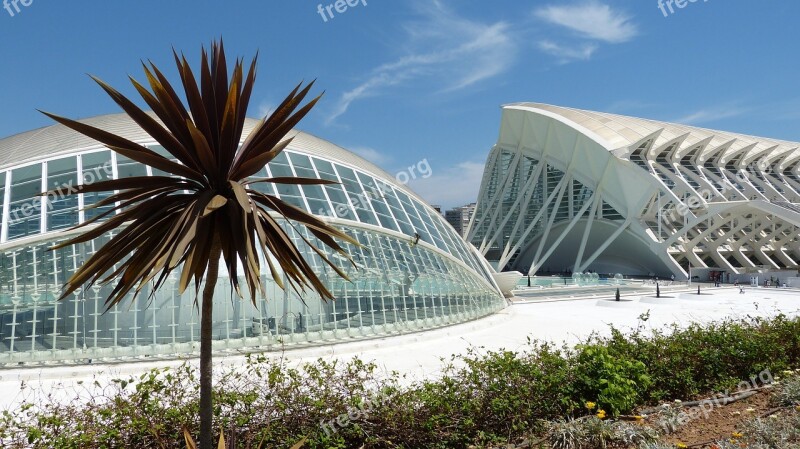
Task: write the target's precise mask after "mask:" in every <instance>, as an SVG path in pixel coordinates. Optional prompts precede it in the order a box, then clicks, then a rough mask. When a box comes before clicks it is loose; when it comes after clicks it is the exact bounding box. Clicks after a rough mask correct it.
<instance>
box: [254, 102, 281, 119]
mask: <svg viewBox="0 0 800 449" xmlns="http://www.w3.org/2000/svg"><path fill="white" fill-rule="evenodd" d="M277 106H278V105H277V104H275V103H272V102H270V101H262V102H261V103H260V104H259V105H258V118H264V117H266V116H268V115H269V114H272V113H273V112H274V111H275V108H276V107H277Z"/></svg>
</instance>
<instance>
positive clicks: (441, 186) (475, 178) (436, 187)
mask: <svg viewBox="0 0 800 449" xmlns="http://www.w3.org/2000/svg"><path fill="white" fill-rule="evenodd" d="M483 169H484V163H483V162H477V161H465V162H461V163H458V164H456V165H455V166H452V167H449V168H444V169H438V167H434V170H433V175H432V176H431V177H429V178H417V179H414V180H412V181H410V182H409V187H411V189H412V190H414V192H416V193H417V194H418V195H419V196H421V197H422V198H423V199H424V200H425V201H427V202H428V203H429V204H439V205H441V206H442V207H445V208H450V207H455V206H461V205H464V204H468V203H471V202H473V201H475V198H477V197H478V190H479V189H480V185H481V178H482V177H483Z"/></svg>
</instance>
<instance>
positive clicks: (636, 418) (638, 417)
mask: <svg viewBox="0 0 800 449" xmlns="http://www.w3.org/2000/svg"><path fill="white" fill-rule="evenodd" d="M633 419H635V420H636V421H641V420H643V419H644V416H641V415H636V416H634V417H633Z"/></svg>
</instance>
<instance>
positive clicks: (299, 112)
mask: <svg viewBox="0 0 800 449" xmlns="http://www.w3.org/2000/svg"><path fill="white" fill-rule="evenodd" d="M173 54H174V57H175V63H176V64H177V67H178V71H179V73H180V77H181V81H182V85H183V92H184V95H185V98H186V100H187V104H188V107H187V106H185V105H184V103H183V101H182V100H181V98H180V97H179V96H178V94H177V93H176V90H175V89H174V88H173V87H172V85H171V84H170V83H169V81H168V80H167V79H166V78H165V77H164V75H163V74H162V72H161V71H160V70H159V69H158V68H157V67H156V66H155V64H153V63H152V62H150V63H149V65H148V64H145V63H143V64H142V65H143V67H144V72H145V75H146V77H147V81H148V84H149V86H150V90H148V89H147V88H146V87H145V86H143V85H142V84H140V83H139V82H137V81H136V80H135V79H133V78H131V82H132V83H133V86H134V87H135V88H136V90H137V91H138V93H139V94H140V95H141V97H142V99H143V100H144V101H145V102H146V103H147V105H148V106H149V107H150V108H151V109H152V110H153V112H154V113H155V115H156V116H157V117H158V119H159V120H160V122H161V123H159V121H158V120H155V119H154V118H153V117H151V115H149V114H147V113H146V112H144V111H143V110H142V109H140V108H139V107H138V106H136V105H135V104H134V103H133V102H132V101H131V100H129V99H128V98H126V97H125V96H123V95H122V94H121V93H119V92H118V91H117V90H115V89H114V88H112V87H111V86H109V85H107V84H106V83H104V82H103V81H101V80H99V79H97V78H94V77H93V79H94V80H95V81H96V82H97V83H98V84H99V85H100V86H101V87H102V88H103V89H104V90H105V92H106V93H107V94H108V95H109V96H110V97H111V98H112V99H113V100H114V101H115V102H116V103H117V104H118V105H119V106H120V107H121V108H122V109H123V110H124V111H125V112H126V113H127V114H128V115H129V116H130V117H131V118H132V119H133V120H134V121H135V122H136V123H137V124H138V125H139V126H141V128H142V129H143V130H144V131H145V132H147V133H148V134H149V135H150V136H151V137H152V138H153V139H155V140H156V141H157V142H158V143H159V144H160V145H161V146H163V147H164V148H165V149H166V151H167V152H169V154H170V155H171V156H172V157H173V158H174V159H176V160H177V162H175V161H173V160H171V159H168V158H165V157H163V156H160V155H159V154H157V153H156V152H154V151H152V150H150V149H148V148H146V147H144V146H142V145H139V144H137V143H134V142H131V141H129V140H127V139H125V138H123V137H120V136H117V135H115V134H113V133H110V132H106V131H103V130H101V129H98V128H94V127H91V126H88V125H85V124H83V123H80V122H77V121H74V120H70V119H68V118H64V117H59V116H56V115H53V114H50V113H46V112H45V114H46V115H48V116H49V117H51V118H52V119H54V120H56V121H57V122H59V123H61V124H63V125H65V126H67V127H69V128H72V129H73V130H75V131H77V132H79V133H81V134H84V135H86V136H88V137H90V138H92V139H95V140H97V141H99V142H101V143H103V144H105V145H106V146H108V147H109V148H110V149H112V150H113V151H115V152H117V153H118V154H120V155H123V156H125V157H128V158H130V159H132V160H134V161H137V162H140V163H143V164H147V165H150V166H151V167H153V168H155V169H158V170H161V171H164V172H167V173H170V174H172V175H174V176H152V177H133V178H125V179H114V180H107V181H103V182H97V183H95V184H91V185H83V186H80V187H79V188H78V189H77V192H78V193H89V192H109V191H111V192H115V193H113V194H112V195H110V196H109V197H107V198H105V199H103V200H101V201H99V202H97V203H96V204H94V205H93V206H92V207H103V206H109V207H110V209H109V210H108V211H106V212H105V213H103V214H101V215H99V216H97V217H95V218H93V219H91V220H87V221H86V222H84V223H82V224H80V225H79V226H77V228H87V231H86V232H85V233H83V234H81V235H79V236H78V237H75V238H72V239H70V240H67V241H65V242H63V243H61V244H59V245H57V246H56V248H63V247H67V246H70V245H74V244H77V243H82V242H87V241H90V240H92V239H95V238H97V237H100V236H102V235H103V234H105V233H107V232H109V231H111V230H115V229H120V231H119V233H118V234H117V235H115V236H114V237H113V238H112V239H111V240H110V241H109V242H108V243H107V244H105V245H104V246H103V247H102V248H101V249H100V250H98V251H97V252H96V253H95V254H94V255H93V256H92V257H91V258H90V259H89V260H87V261H86V263H85V264H84V265H83V266H81V267H80V268H79V269H78V270H77V271H76V272H75V274H74V275H73V276H72V277H71V278H70V279H69V280H68V282H67V283H66V285H65V287H64V291H63V296H62V298H63V297H66V296H67V295H69V294H70V293H72V292H74V291H75V290H77V289H79V288H81V287H82V286H85V285H92V284H95V283H101V284H103V283H109V282H112V281H113V282H116V285H115V287H114V289H113V291H112V292H111V294H110V295H109V297H108V298H107V300H106V306H107V307H109V308H110V307H112V306H114V305H115V304H117V303H119V302H120V301H121V300H123V299H124V298H125V296H126V295H127V294H128V293H130V292H132V291H133V293H134V294H135V295H137V294H139V293H140V292H141V291H142V289H143V288H144V287H145V286H146V285H148V284H149V283H152V284H153V289H152V291H151V295H152V294H154V293H155V291H157V290H158V289H159V287H161V286H162V285H163V284H164V282H165V281H166V280H167V278H168V276H169V274H170V273H171V272H172V271H173V270H175V269H177V268H178V267H179V266H180V265H181V264H183V267H182V269H181V272H180V281H179V290H180V292H181V293H183V292H184V291H185V289H186V288H187V287H188V286H189V285H190V284H191V283H192V282H194V286H195V293H199V289H200V284H201V283H202V282H203V279H204V277H205V276H206V273H207V270H208V268H209V267H210V265H209V264H211V263H214V262H215V261H214V260H213V259H214V257H216V258H217V260H219V257H220V256H219V253H220V252H221V255H222V259H223V260H224V264H225V267H226V268H227V271H228V273H230V274H231V276H230V281H231V283H232V285H233V286H234V287H235V289H236V291H237V292H238V293H239V295H240V296H241V295H242V292H241V288H240V282H239V279H238V278H237V276H236V273H238V270H239V268H240V267H241V268H242V269H243V273H244V280H245V282H246V284H247V287H248V290H249V293H250V300H251V301H253V302H254V303H255V301H256V295H257V293H258V292H260V293H261V294H262V295H264V294H265V289H264V285H263V283H262V281H261V277H260V273H261V264H260V261H259V257H258V256H257V250H258V249H260V250H261V251H262V252H263V254H265V255H267V256H266V257H265V259H266V261H267V263H268V264H269V270H270V272H271V274H272V278H273V279H274V280H275V282H276V283H277V284H279V285H280V286H281V287H283V288H288V287H292V288H295V289H299V290H300V291H305V289H306V287H311V288H312V289H313V290H315V291H317V292H318V293H319V294H320V295H321V296H322V297H323V298H325V299H332V298H333V296H332V294H331V292H330V291H329V290H328V289H327V288H326V286H325V285H324V284H323V283H322V281H320V279H319V278H318V277H317V275H316V274H315V273H314V270H313V267H312V266H311V265H309V264H308V262H306V260H304V258H303V254H302V253H301V251H300V249H299V248H297V246H296V245H295V244H294V243H293V241H292V239H291V238H290V236H289V235H288V234H287V233H286V232H285V231H284V229H283V228H282V227H281V226H280V224H279V222H278V221H277V220H276V218H275V217H273V215H270V211H272V212H277V214H278V215H279V216H282V217H284V218H285V219H286V220H288V221H289V223H292V226H297V225H300V226H305V227H306V228H307V229H308V230H309V231H310V232H311V233H312V234H313V235H314V236H315V237H317V238H318V239H319V240H320V241H321V242H323V243H324V244H325V245H327V246H328V247H330V248H332V249H333V250H335V251H337V252H339V253H340V254H342V255H343V256H345V257H348V255H347V253H346V252H345V251H344V249H343V248H342V247H341V246H340V245H339V244H338V243H337V241H336V240H335V239H337V238H338V239H341V240H342V241H346V242H350V243H356V242H355V241H353V240H352V239H351V238H350V237H348V236H347V235H346V234H344V233H342V232H340V231H339V230H337V229H335V228H333V227H331V226H330V225H328V224H327V223H325V222H324V221H322V220H320V219H319V218H317V217H315V216H314V215H311V214H309V213H307V212H305V211H303V210H301V209H298V208H297V207H295V206H292V205H290V204H288V203H286V202H284V201H281V200H280V199H279V198H277V197H275V196H272V195H268V194H265V193H261V192H259V191H257V190H255V189H253V188H252V185H253V184H254V183H258V182H270V183H278V184H280V183H287V184H328V183H330V182H329V181H323V180H318V179H306V178H270V179H263V178H260V179H255V178H252V176H254V175H255V174H256V173H258V171H259V170H261V169H262V168H263V167H264V166H265V165H266V164H267V163H268V162H270V161H271V160H272V159H273V158H275V156H277V155H278V154H279V153H280V152H281V151H283V149H285V148H286V147H287V145H289V143H290V142H291V139H290V138H287V133H289V132H290V131H291V130H292V128H293V127H294V126H295V125H296V124H297V123H298V122H299V121H300V120H301V119H302V118H303V117H304V116H305V115H306V114H307V113H308V112H309V111H310V110H311V108H312V107H314V105H315V104H316V103H317V101H318V100H319V98H320V97H316V98H314V99H313V100H311V101H309V102H308V103H306V104H305V105H304V106H302V107H300V105H301V103H302V102H303V100H304V98H305V97H306V96H307V94H308V92H309V90H310V89H311V87H312V86H313V84H314V83H313V82H311V83H309V84H308V85H306V86H305V87H303V83H301V84H300V85H298V86H297V87H296V88H295V89H294V90H293V91H292V92H291V93H290V94H289V95H288V96H287V97H286V99H285V100H284V101H283V102H282V103H281V104H280V106H278V108H277V109H276V110H275V112H274V113H272V114H271V115H270V116H269V117H267V118H264V119H263V120H261V122H260V123H259V124H258V125H257V126H256V127H255V129H254V130H253V131H252V132H251V133H250V135H249V136H248V137H247V139H246V141H245V142H244V143H243V144H241V145H240V143H241V138H242V131H243V128H244V122H245V118H246V112H247V106H248V103H249V100H250V95H251V92H252V89H253V83H254V81H255V78H256V69H255V67H256V62H257V56H256V57H255V58H253V61H252V63H251V65H250V68H249V70H248V72H247V74H246V75H245V73H244V66H243V61H242V60H241V59H237V61H236V64H235V67H234V68H233V72H232V76H231V78H230V79H228V67H227V63H226V57H225V50H224V46H223V44H222V42H221V41H220V42H219V43H216V42H215V43H213V44H212V47H211V55H210V58H209V55H208V53H207V52H206V50H205V49H203V51H202V65H201V72H200V82H199V83H198V82H197V80H196V78H195V75H194V73H193V72H192V69H191V68H190V67H189V64H188V62H187V61H186V58H185V57H184V56H183V55H180V56H179V55H178V53H177V52H174V51H173ZM301 235H302V234H301ZM304 240H306V239H305V238H304ZM306 243H307V244H308V245H309V246H310V247H311V248H312V249H313V250H314V251H315V252H316V253H317V254H319V255H320V256H321V258H322V260H323V261H325V262H326V263H327V264H328V265H330V266H331V267H332V268H333V270H335V271H336V272H337V273H338V274H339V275H340V276H342V277H346V276H345V274H344V273H343V272H342V271H341V269H340V268H339V267H337V266H336V265H334V264H333V263H332V262H331V261H330V260H329V259H328V258H327V257H326V256H325V253H324V251H323V250H322V249H320V248H318V247H316V246H315V245H314V244H312V242H309V241H308V240H306ZM215 249H216V251H215ZM215 252H216V254H215ZM270 254H271V255H272V256H274V258H275V260H277V262H278V265H279V267H280V270H282V271H283V272H284V273H285V274H286V277H287V279H288V281H289V284H290V285H289V286H284V285H283V280H282V278H281V275H280V272H279V270H278V268H277V267H276V266H274V265H273V263H272V261H271V259H270V257H269V255H270ZM214 268H216V266H214ZM214 277H216V275H215V274H214Z"/></svg>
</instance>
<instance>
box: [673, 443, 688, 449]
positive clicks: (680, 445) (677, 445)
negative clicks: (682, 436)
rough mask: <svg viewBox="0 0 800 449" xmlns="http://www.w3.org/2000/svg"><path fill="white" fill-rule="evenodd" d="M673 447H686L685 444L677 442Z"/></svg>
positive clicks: (684, 448) (680, 448) (682, 448)
mask: <svg viewBox="0 0 800 449" xmlns="http://www.w3.org/2000/svg"><path fill="white" fill-rule="evenodd" d="M675 447H677V448H678V449H686V447H687V446H686V445H685V444H683V443H678V444H676V445H675Z"/></svg>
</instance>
